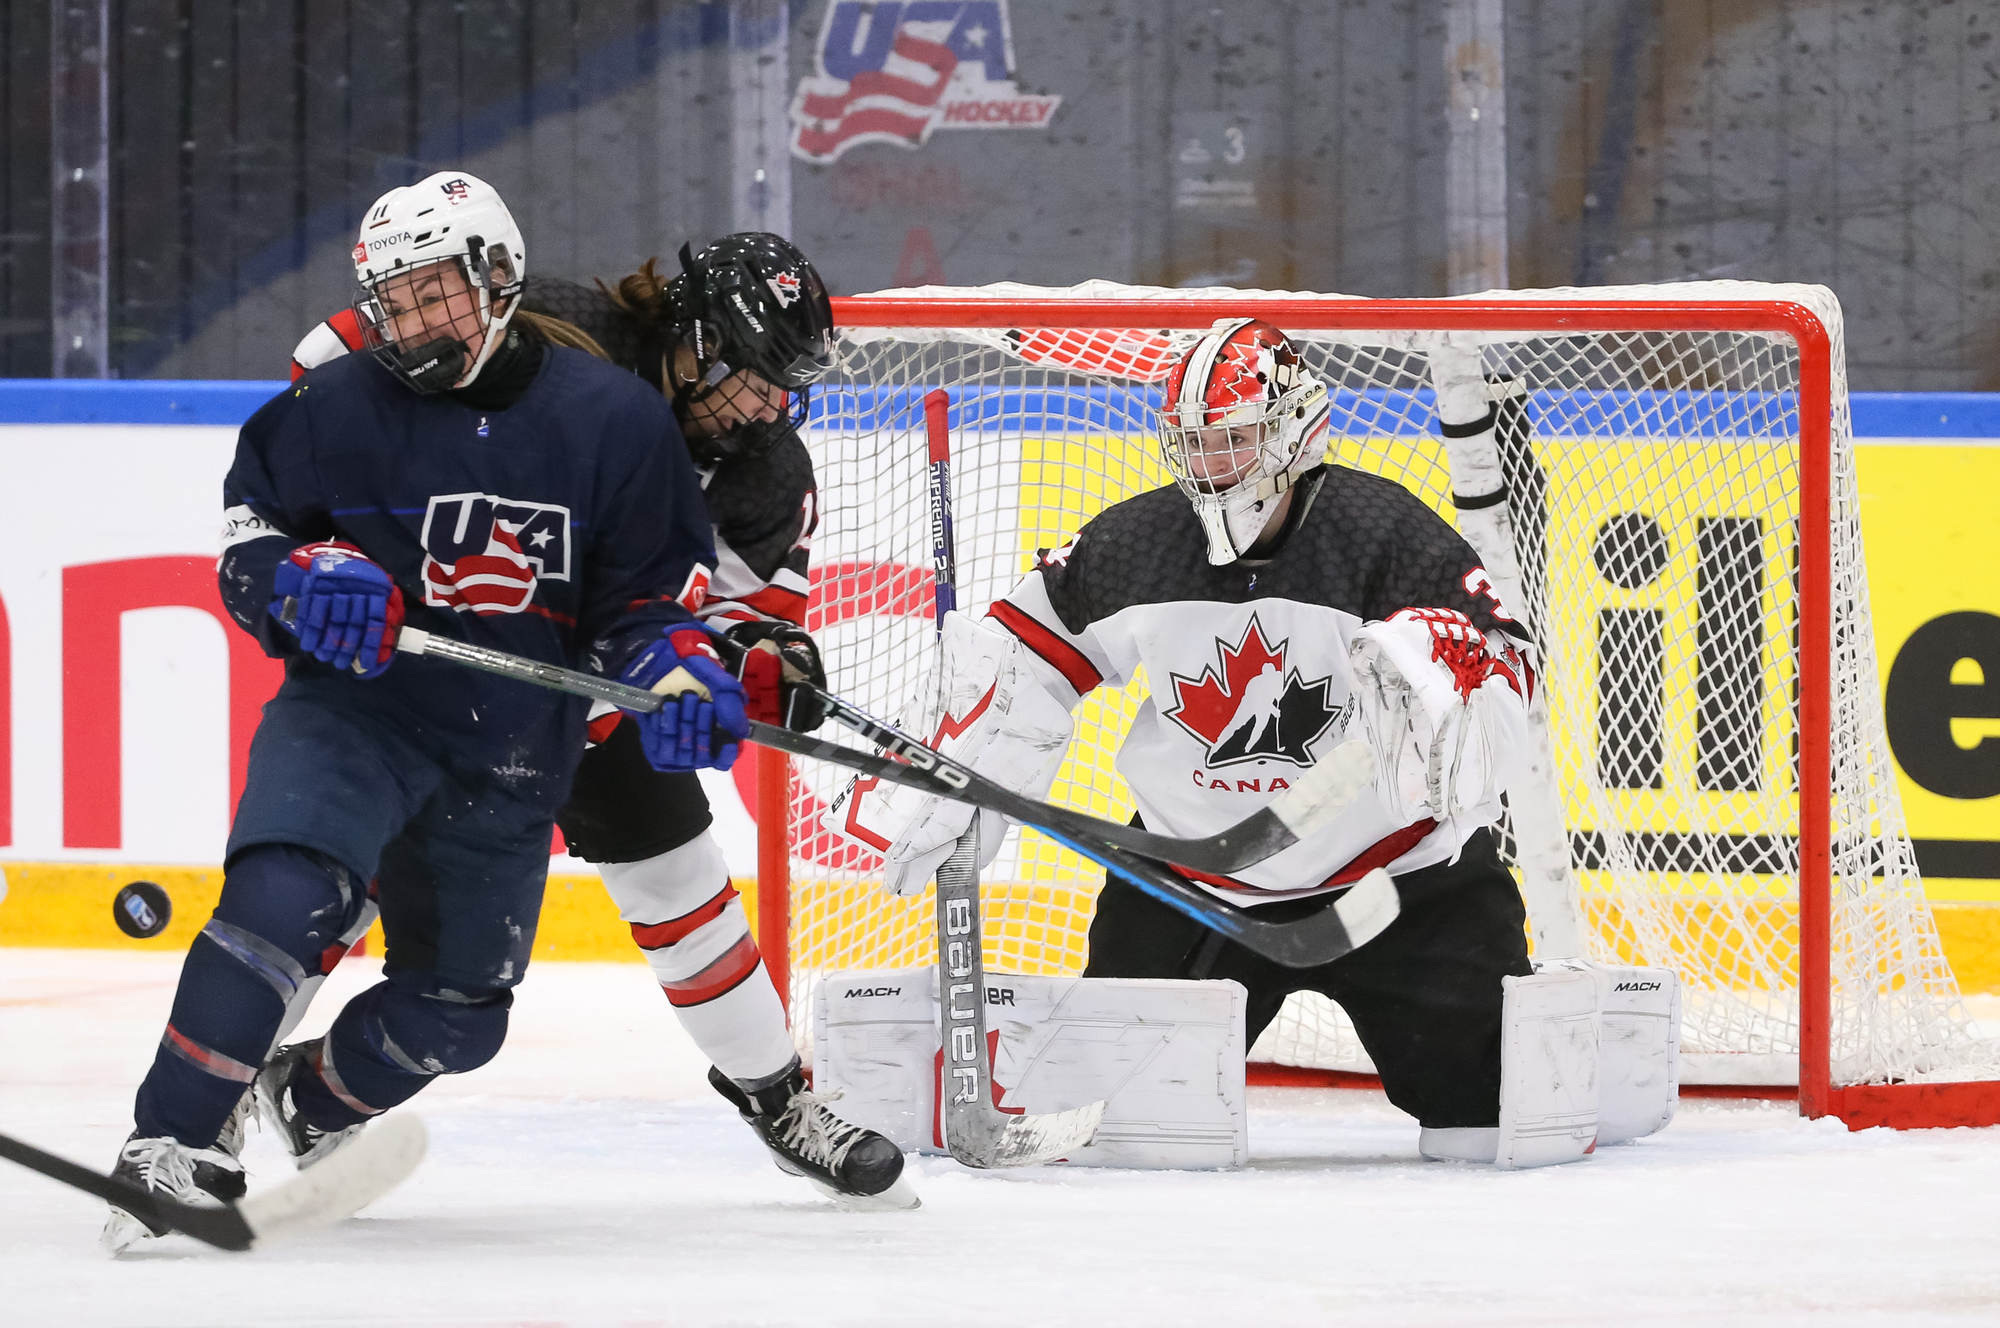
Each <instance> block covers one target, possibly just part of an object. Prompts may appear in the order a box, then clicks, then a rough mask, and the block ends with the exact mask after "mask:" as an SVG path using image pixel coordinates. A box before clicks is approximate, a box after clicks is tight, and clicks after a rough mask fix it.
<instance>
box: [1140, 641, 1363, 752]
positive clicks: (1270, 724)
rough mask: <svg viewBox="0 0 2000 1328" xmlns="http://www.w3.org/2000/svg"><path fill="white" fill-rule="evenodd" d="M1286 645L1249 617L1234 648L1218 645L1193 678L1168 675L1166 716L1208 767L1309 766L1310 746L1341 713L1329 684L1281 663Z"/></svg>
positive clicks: (1329, 678) (1222, 643)
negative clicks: (1193, 742)
mask: <svg viewBox="0 0 2000 1328" xmlns="http://www.w3.org/2000/svg"><path fill="white" fill-rule="evenodd" d="M1288 644H1289V643H1288V642H1285V641H1280V642H1278V643H1277V644H1276V645H1275V646H1274V645H1271V644H1269V643H1268V642H1267V641H1266V640H1265V637H1264V629H1263V627H1262V626H1261V625H1260V624H1259V623H1258V622H1257V617H1256V615H1255V614H1252V615H1251V617H1250V622H1249V624H1248V625H1247V626H1246V627H1245V628H1244V629H1243V637H1242V639H1241V640H1239V641H1237V642H1236V643H1235V644H1234V645H1231V644H1229V643H1228V642H1226V641H1222V640H1220V639H1218V640H1217V641H1216V643H1215V659H1216V662H1215V665H1214V666H1212V667H1205V668H1203V669H1202V671H1201V676H1200V677H1198V678H1186V677H1182V676H1181V675H1180V674H1178V673H1175V674H1171V675H1169V676H1170V677H1171V678H1172V680H1173V691H1174V704H1173V706H1172V708H1171V709H1169V710H1168V711H1167V712H1166V714H1167V718H1168V719H1171V720H1173V721H1174V723H1176V724H1178V725H1180V726H1181V727H1182V728H1183V729H1185V730H1186V731H1187V732H1188V733H1189V734H1190V735H1192V736H1193V737H1195V738H1197V739H1199V740H1200V741H1201V742H1203V743H1205V744H1207V746H1208V764H1209V765H1211V766H1223V765H1235V764H1237V763H1238V762H1241V761H1290V762H1291V763H1292V764H1293V765H1299V766H1309V765H1311V764H1313V756H1312V745H1313V743H1315V742H1317V741H1319V738H1320V735H1321V734H1323V733H1325V732H1326V731H1327V730H1328V729H1329V728H1331V727H1333V724H1334V722H1335V721H1336V720H1338V719H1339V718H1340V717H1341V712H1340V710H1339V709H1338V708H1336V707H1335V706H1334V704H1333V678H1332V677H1331V676H1328V677H1325V678H1314V679H1310V680H1308V679H1306V678H1302V677H1300V676H1299V671H1298V670H1297V669H1295V668H1289V667H1287V665H1286V663H1285V648H1286V646H1287V645H1288Z"/></svg>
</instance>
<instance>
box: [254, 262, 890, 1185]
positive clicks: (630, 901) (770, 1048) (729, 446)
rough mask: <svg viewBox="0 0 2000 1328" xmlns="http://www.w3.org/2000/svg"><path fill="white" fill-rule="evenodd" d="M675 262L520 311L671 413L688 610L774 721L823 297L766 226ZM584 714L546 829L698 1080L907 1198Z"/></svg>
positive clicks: (702, 826)
mask: <svg viewBox="0 0 2000 1328" xmlns="http://www.w3.org/2000/svg"><path fill="white" fill-rule="evenodd" d="M680 269H681V270H680V271H679V273H677V274H676V275H674V276H672V277H665V276H663V275H661V273H660V272H659V270H658V265H657V263H656V262H655V261H653V260H648V261H647V262H646V263H644V264H643V265H641V266H640V267H639V268H638V270H636V271H634V272H632V273H630V274H629V275H627V276H625V277H624V278H623V279H621V280H620V281H618V282H616V283H615V284H612V285H604V284H597V285H592V286H585V285H582V284H579V283H576V282H569V281H563V280H560V279H556V278H550V277H541V276H535V277H530V278H529V279H528V280H527V282H526V285H525V288H524V293H523V297H522V309H521V313H520V314H519V315H518V318H519V319H520V320H521V321H523V322H524V323H526V324H527V325H528V326H530V327H532V328H533V329H534V330H535V331H536V332H537V333H539V334H540V335H541V336H543V337H544V338H545V339H547V340H549V341H551V342H554V343H557V344H561V345H566V346H573V347H576V348H579V349H583V350H587V351H590V352H591V353H593V354H595V355H598V356H600V357H602V358H604V359H608V360H610V361H611V362H612V363H614V364H616V365H618V366H619V367H621V368H623V369H626V370H628V371H630V372H631V373H632V374H634V375H636V376H637V377H638V378H639V379H640V380H642V381H644V382H645V383H646V384H648V385H649V386H650V387H652V388H653V389H655V390H656V391H658V392H659V393H661V394H662V395H663V396H665V397H667V398H668V399H670V400H671V401H672V402H673V408H674V415H675V417H676V419H677V420H678V421H679V422H680V424H681V432H682V436H683V437H684V438H685V441H686V451H687V454H688V455H689V457H691V458H692V460H693V461H694V464H695V466H696V470H697V473H698V475H699V476H700V480H701V486H702V497H703V499H704V502H705V505H706V508H707V512H708V518H709V521H710V523H711V526H712V530H713V535H714V540H715V551H716V559H717V566H716V569H715V575H714V579H713V580H712V582H711V583H710V584H709V586H708V587H707V590H706V593H705V596H704V598H703V600H702V602H701V604H700V605H699V606H697V608H696V614H697V616H698V617H699V618H700V619H701V620H702V621H704V622H706V623H709V624H710V625H712V626H715V627H718V628H721V629H723V632H724V635H725V636H728V637H730V638H731V639H732V640H734V641H737V642H738V643H739V644H743V645H746V646H751V647H758V646H759V645H760V643H762V648H760V649H755V650H754V651H753V653H752V654H751V655H750V656H749V657H748V658H749V660H750V661H751V662H752V665H753V668H752V671H751V672H749V673H747V674H746V682H747V683H748V684H749V685H750V692H751V707H752V712H753V713H760V717H766V718H771V719H773V720H776V719H777V718H778V713H777V712H778V711H779V710H780V709H781V701H780V698H779V697H778V696H777V694H776V690H775V688H776V686H777V684H776V682H775V680H774V679H773V678H772V676H771V675H772V674H774V673H780V672H782V669H781V668H780V667H779V666H780V663H781V661H780V658H779V656H778V654H777V653H776V647H779V646H782V648H783V650H784V652H785V658H784V661H783V663H784V664H787V665H790V666H794V667H796V668H798V669H799V671H800V674H802V675H803V676H806V677H808V678H812V679H814V680H816V681H820V682H822V683H823V681H824V678H823V675H822V674H821V672H820V669H819V664H818V659H817V656H816V654H815V653H814V652H813V650H812V647H811V642H810V640H809V639H807V638H805V637H804V636H803V633H802V631H800V630H797V629H802V628H803V626H804V623H805V609H806V588H807V582H806V573H807V554H808V550H809V547H810V543H811V536H812V532H813V526H814V522H815V499H816V492H815V487H814V482H813V470H812V462H811V459H810V458H809V457H808V456H807V454H806V448H805V444H804V443H803V442H802V441H801V440H800V438H799V436H798V426H799V424H800V423H801V422H802V421H803V420H804V418H805V411H806V405H807V400H808V393H809V392H810V391H811V387H812V385H813V383H815V382H816V381H817V380H818V379H819V378H820V377H821V376H822V375H824V374H825V373H826V371H827V369H828V368H830V367H831V365H832V332H833V314H832V306H831V304H830V303H829V301H828V299H827V294H826V288H825V285H824V283H823V282H822V280H821V279H820V276H819V273H818V272H817V270H815V268H814V267H813V265H812V263H811V262H810V261H808V260H807V258H806V256H805V255H804V254H803V253H801V252H800V251H799V250H798V248H797V247H796V246H794V245H793V244H791V243H790V242H789V241H787V240H785V239H783V238H781V237H779V236H776V235H771V234H768V233H764V232H745V233H742V234H736V235H729V236H725V237H723V238H722V239H720V240H717V241H716V242H714V243H713V244H710V245H708V246H706V247H704V248H702V249H700V250H698V251H695V250H690V249H688V248H683V249H682V250H681V254H680ZM361 344H362V329H361V327H360V325H359V323H358V322H357V321H356V320H355V318H354V317H353V315H352V314H342V315H336V316H334V317H333V318H330V319H328V320H327V321H325V322H324V323H321V324H320V325H319V326H318V327H316V328H314V329H313V330H312V332H310V333H308V334H307V336H306V337H305V339H304V340H303V341H301V342H300V343H299V346H298V349H297V350H296V351H294V352H293V365H292V368H293V374H294V376H295V377H296V376H297V375H299V374H301V373H304V372H305V370H306V369H307V368H308V367H310V366H313V365H318V364H323V363H325V362H326V361H327V360H328V359H331V358H333V357H336V356H340V355H345V354H347V353H348V352H349V351H351V350H354V349H358V348H359V347H360V346H361ZM598 710H599V711H602V712H604V713H594V714H593V716H592V719H591V722H590V729H589V731H590V738H591V744H592V745H591V746H590V747H589V749H588V750H587V751H586V752H585V753H584V756H583V760H582V763H581V764H580V765H579V767H578V769H577V775H576V782H575V785H574V787H573V789H572V791H571V794H570V798H569V801H568V802H567V803H566V804H565V805H564V807H563V808H562V810H561V811H560V812H559V813H558V815H557V820H558V823H559V824H560V825H561V827H562V831H563V838H564V841H565V843H566V845H567V847H568V849H569V851H570V852H571V853H572V854H574V855H576V856H577V857H579V858H582V859H584V860H585V861H588V862H590V863H592V864H594V865H595V866H596V867H597V869H598V871H599V873H600V874H601V875H602V876H603V878H604V883H605V886H606V888H607V889H608V890H609V891H610V893H611V896H612V898H613V900H615V901H616V902H617V904H618V907H619V912H620V915H621V916H622V917H623V918H624V920H625V921H626V923H627V924H628V925H629V926H630V928H631V932H632V938H633V940H634V942H635V943H636V944H637V945H638V946H639V948H640V950H641V952H642V953H643V954H644V955H645V957H646V960H647V963H648V964H649V965H650V966H651V967H652V970H653V973H654V976H655V977H656V978H657V979H658V981H659V983H660V986H661V988H662V989H663V990H664V991H665V993H666V997H667V1000H668V1001H669V1002H670V1003H671V1004H672V1006H673V1009H674V1012H675V1014H676V1015H677V1016H678V1017H679V1020H680V1022H681V1025H682V1027H684V1028H685V1029H686V1030H687V1031H688V1033H689V1035H690V1036H691V1037H692V1038H693V1039H694V1041H695V1043H696V1045H697V1046H699V1047H700V1048H701V1050H702V1052H703V1054H704V1055H706V1056H707V1057H708V1058H709V1059H710V1061H711V1062H712V1063H713V1067H714V1068H713V1069H712V1070H711V1072H710V1075H709V1078H710V1081H711V1083H713V1084H714V1086H715V1087H716V1089H717V1090H718V1091H719V1092H721V1093H722V1094H723V1096H724V1097H726V1098H728V1099H729V1100H730V1101H731V1102H732V1103H733V1104H734V1105H735V1106H736V1108H737V1110H738V1111H739V1112H740V1113H741V1114H742V1115H743V1117H744V1119H745V1120H746V1121H747V1122H749V1124H750V1125H751V1126H752V1128H753V1129H755V1130H756V1131H757V1133H758V1136H759V1137H760V1138H761V1139H762V1140H763V1141H764V1142H765V1144H766V1145H767V1146H768V1147H769V1148H770V1149H771V1150H772V1152H773V1154H774V1155H775V1158H776V1160H777V1162H778V1164H779V1165H780V1166H782V1167H784V1168H785V1169H786V1170H788V1171H793V1172H797V1173H800V1174H802V1175H804V1176H806V1177H807V1178H808V1179H809V1180H812V1181H813V1182H814V1183H816V1184H818V1185H819V1186H820V1187H821V1188H823V1189H825V1190H827V1191H828V1192H830V1193H832V1194H833V1195H834V1196H835V1197H836V1198H837V1199H839V1200H841V1201H842V1202H844V1203H847V1204H850V1205H855V1206H867V1207H883V1206H904V1205H907V1204H910V1203H914V1202H915V1196H914V1194H913V1192H912V1191H911V1188H910V1186H909V1185H908V1183H907V1181H904V1180H902V1179H901V1178H900V1172H901V1168H902V1162H903V1159H902V1154H901V1153H900V1152H899V1151H898V1150H897V1149H896V1147H895V1145H894V1144H892V1143H891V1142H890V1141H888V1140H887V1139H885V1138H883V1137H882V1136H881V1135H879V1134H876V1133H875V1132H873V1131H870V1130H863V1129H859V1128H857V1127H855V1126H853V1125H851V1124H849V1123H847V1122H846V1121H844V1120H842V1119H841V1118H840V1117H839V1116H838V1115H837V1114H836V1113H834V1112H833V1111H832V1110H831V1109H829V1108H828V1107H827V1105H826V1104H825V1103H824V1102H823V1101H821V1100H820V1099H819V1098H817V1097H815V1096H814V1095H813V1094H812V1093H811V1092H810V1091H809V1089H808V1088H807V1084H806V1080H805V1075H804V1071H803V1069H802V1067H801V1065H800V1063H799V1058H798V1055H797V1053H796V1051H795V1050H794V1048H793V1045H792V1040H791V1034H790V1032H789V1031H788V1029H787V1028H786V1025H785V1014H784V1007H783V1006H782V1005H781V1004H780V1002H779V1000H778V995H777V992H776V990H775V989H774V987H773V986H772V983H771V980H770V976H769V974H768V973H767V971H766V970H765V968H764V964H763V960H762V956H761V955H760V953H759V951H758V948H757V945H756V941H755V939H754V938H753V937H752V936H751V934H750V929H749V925H748V922H747V920H746V919H745V916H744V912H743V908H742V905H741V904H740V903H739V902H738V901H737V898H736V891H735V889H734V887H733V886H732V884H731V882H730V879H729V872H728V868H727V867H726V865H725V863H724V861H723V855H722V849H721V846H720V845H719V844H718V843H717V842H716V840H715V837H714V835H713V834H712V833H711V831H710V826H711V815H710V812H709V807H708V803H707V800H706V798H705V796H704V794H703V791H702V787H701V784H700V782H699V781H698V780H697V779H696V778H695V776H694V775H692V774H688V773H680V772H662V771H658V770H655V769H654V768H653V767H652V766H651V765H650V764H649V763H648V762H647V760H646V758H645V754H644V752H643V750H642V748H641V743H640V740H639V734H638V732H637V729H636V727H635V726H634V725H633V724H632V723H631V722H630V721H629V720H625V719H624V718H623V717H622V716H621V715H620V713H619V712H617V711H615V710H610V709H609V708H608V707H602V706H600V707H599V708H598ZM794 718H795V719H796V720H797V721H798V722H805V721H806V720H808V719H809V718H810V717H809V716H797V717H794ZM367 922H368V916H367V915H366V914H365V913H364V915H363V916H362V917H360V918H358V919H357V920H356V924H355V927H354V928H353V929H351V930H350V933H349V934H348V935H347V936H345V937H343V938H342V945H341V946H336V947H335V948H334V949H332V950H330V951H329V955H328V962H327V963H326V965H325V967H326V968H327V969H330V968H331V967H332V963H333V961H335V960H337V959H338V957H339V954H340V953H342V952H343V951H344V946H345V945H346V944H350V943H351V942H352V941H353V940H354V939H356V938H357V937H358V936H359V935H360V933H361V931H364V930H365V929H366V926H367ZM317 981H318V976H317V974H315V976H314V977H312V978H310V979H309V982H313V983H316V982H317ZM306 998H307V999H309V998H310V991H309V990H308V991H307V993H306ZM300 1005H301V1007H302V1005H303V1001H301V1002H300Z"/></svg>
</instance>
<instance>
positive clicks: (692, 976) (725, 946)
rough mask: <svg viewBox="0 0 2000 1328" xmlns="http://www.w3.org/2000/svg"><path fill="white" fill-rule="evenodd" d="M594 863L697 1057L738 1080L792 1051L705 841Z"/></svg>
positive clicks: (737, 904) (712, 848) (718, 857)
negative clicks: (632, 858)
mask: <svg viewBox="0 0 2000 1328" xmlns="http://www.w3.org/2000/svg"><path fill="white" fill-rule="evenodd" d="M598 870H599V871H600V872H601V873H602V874H603V876H604V885H605V888H606V889H608V890H609V891H610V892H611V898H612V900H613V901H614V902H615V903H616V904H617V905H618V913H619V916H620V917H622V918H624V919H625V921H626V922H628V923H630V924H631V927H632V939H633V940H634V941H636V942H637V943H638V946H639V949H640V950H641V951H643V952H644V954H645V956H646V962H647V963H648V964H649V965H651V966H652V969H653V976H654V977H655V978H657V979H658V980H659V983H660V987H661V989H662V990H664V991H665V992H666V994H667V1000H668V1001H669V1002H671V1003H672V1005H673V1007H674V1013H675V1014H677V1015H679V1016H680V1020H681V1027H683V1028H685V1029H686V1030H687V1031H688V1036H690V1037H692V1038H693V1039H694V1041H695V1045H696V1046H698V1047H700V1048H701V1050H702V1054H703V1055H705V1056H707V1057H708V1058H709V1060H710V1061H712V1062H714V1064H715V1067H716V1068H717V1069H719V1070H721V1071H722V1072H723V1073H724V1074H726V1075H728V1076H729V1077H730V1078H731V1079H737V1080H759V1079H768V1078H770V1077H771V1076H772V1075H775V1074H778V1073H780V1072H781V1071H783V1070H784V1069H785V1068H786V1067H787V1066H789V1065H790V1064H791V1063H792V1059H793V1057H794V1056H795V1055H796V1054H797V1053H796V1052H795V1050H794V1049H793V1047H792V1035H791V1032H790V1030H788V1029H787V1028H786V1027H785V1010H784V1006H783V1005H781V1004H780V1003H779V1001H778V992H777V989H776V988H775V987H773V986H772V985H771V979H770V975H769V974H768V973H766V972H765V971H764V960H763V956H762V955H760V954H759V953H758V951H757V943H756V941H754V940H753V939H752V938H751V936H750V924H749V923H748V921H747V920H746V919H745V918H744V916H743V904H742V902H741V901H740V900H738V899H737V897H736V889H735V887H734V886H732V885H731V884H730V883H729V871H728V868H727V867H726V866H725V865H724V863H723V860H722V849H721V847H720V846H719V845H718V844H716V842H715V840H714V838H713V837H712V836H709V835H706V834H704V835H701V836H700V837H699V838H697V839H695V840H694V841H693V842H691V843H687V844H683V845H681V846H680V847H679V848H676V849H670V850H668V851H667V852H665V853H662V854H660V855H659V856H658V857H653V858H647V859H646V860H645V861H643V862H607V863H604V864H602V865H601V866H600V867H599V869H598Z"/></svg>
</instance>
